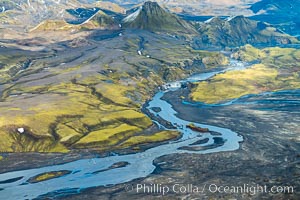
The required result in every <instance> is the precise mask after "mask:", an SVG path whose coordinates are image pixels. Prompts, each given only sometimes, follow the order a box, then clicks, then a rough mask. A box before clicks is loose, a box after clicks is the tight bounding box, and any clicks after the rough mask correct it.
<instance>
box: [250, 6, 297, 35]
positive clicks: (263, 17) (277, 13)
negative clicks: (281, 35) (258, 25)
mask: <svg viewBox="0 0 300 200" xmlns="http://www.w3.org/2000/svg"><path fill="white" fill-rule="evenodd" d="M250 9H251V10H252V11H253V12H254V13H256V15H255V16H253V17H252V19H255V20H259V21H265V22H268V23H271V24H273V25H275V26H276V27H278V28H280V29H281V30H283V31H285V32H287V33H289V34H292V35H298V36H300V17H299V16H300V1H299V0H288V1H283V0H262V1H259V2H257V3H255V4H253V5H251V7H250Z"/></svg>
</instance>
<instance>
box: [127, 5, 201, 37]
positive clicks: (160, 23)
mask: <svg viewBox="0 0 300 200" xmlns="http://www.w3.org/2000/svg"><path fill="white" fill-rule="evenodd" d="M123 25H124V27H127V28H135V29H144V30H149V31H153V32H172V33H195V32H196V31H195V29H194V27H193V26H192V25H191V24H189V23H187V22H186V21H184V20H182V19H180V18H179V17H178V16H176V15H174V14H172V13H170V12H167V11H166V10H164V9H163V8H161V7H160V6H159V5H158V4H157V3H156V2H151V1H148V2H145V3H144V4H143V5H142V6H140V7H138V8H136V10H135V12H133V13H131V14H130V15H128V16H127V17H126V18H125V19H124V20H123Z"/></svg>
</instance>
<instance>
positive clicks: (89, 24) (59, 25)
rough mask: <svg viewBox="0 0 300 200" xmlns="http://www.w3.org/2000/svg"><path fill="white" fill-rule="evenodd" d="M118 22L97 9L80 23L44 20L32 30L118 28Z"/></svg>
mask: <svg viewBox="0 0 300 200" xmlns="http://www.w3.org/2000/svg"><path fill="white" fill-rule="evenodd" d="M118 28H119V27H118V22H117V21H116V20H115V19H113V18H112V17H111V16H108V15H106V14H105V13H104V12H102V11H101V10H98V11H97V12H96V13H95V14H93V15H92V16H91V17H90V18H88V19H86V20H84V21H82V22H81V23H76V24H75V23H68V22H66V21H64V20H44V21H43V22H41V23H40V24H38V25H37V26H36V27H34V28H33V29H31V32H33V31H72V32H73V31H74V30H77V31H78V30H89V29H118Z"/></svg>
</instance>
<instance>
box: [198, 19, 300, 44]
mask: <svg viewBox="0 0 300 200" xmlns="http://www.w3.org/2000/svg"><path fill="white" fill-rule="evenodd" d="M198 31H199V35H200V36H198V37H195V38H194V42H193V46H194V47H195V48H200V49H201V48H211V47H222V48H225V47H236V46H242V45H245V44H252V45H262V46H266V45H267V46H268V45H278V44H291V43H295V42H297V40H296V39H295V38H294V37H291V36H289V35H287V34H285V33H284V32H282V31H280V30H278V29H277V28H274V27H273V26H271V25H269V24H266V23H264V22H259V21H254V20H251V19H249V18H246V17H244V16H235V17H228V18H226V19H221V18H219V17H213V18H211V19H209V20H207V21H205V22H204V23H203V24H201V25H200V27H199V29H198Z"/></svg>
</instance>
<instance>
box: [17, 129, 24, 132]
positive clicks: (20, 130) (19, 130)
mask: <svg viewBox="0 0 300 200" xmlns="http://www.w3.org/2000/svg"><path fill="white" fill-rule="evenodd" d="M17 130H18V132H19V133H24V132H25V129H24V128H18V129H17Z"/></svg>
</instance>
